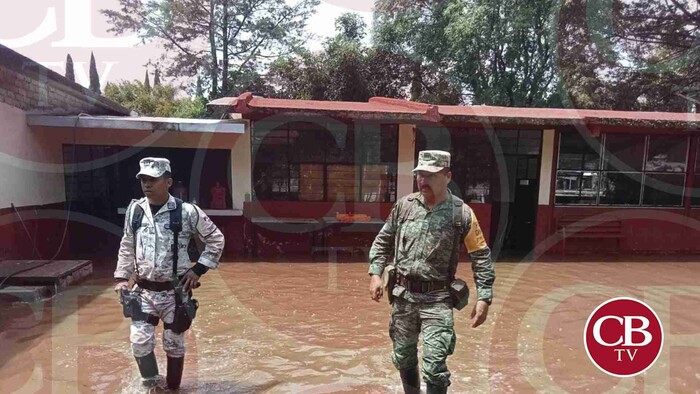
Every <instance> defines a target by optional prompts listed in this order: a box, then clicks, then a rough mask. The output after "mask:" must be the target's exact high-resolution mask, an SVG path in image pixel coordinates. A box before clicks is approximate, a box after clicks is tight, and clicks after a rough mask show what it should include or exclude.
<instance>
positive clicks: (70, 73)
mask: <svg viewBox="0 0 700 394" xmlns="http://www.w3.org/2000/svg"><path fill="white" fill-rule="evenodd" d="M66 78H68V79H69V80H70V81H71V82H75V70H74V69H73V58H72V57H70V53H69V54H68V56H66Z"/></svg>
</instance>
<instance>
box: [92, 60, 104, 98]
mask: <svg viewBox="0 0 700 394" xmlns="http://www.w3.org/2000/svg"><path fill="white" fill-rule="evenodd" d="M90 90H92V91H93V92H95V93H97V94H102V89H101V88H100V76H99V74H97V64H96V63H95V54H94V53H91V54H90Z"/></svg>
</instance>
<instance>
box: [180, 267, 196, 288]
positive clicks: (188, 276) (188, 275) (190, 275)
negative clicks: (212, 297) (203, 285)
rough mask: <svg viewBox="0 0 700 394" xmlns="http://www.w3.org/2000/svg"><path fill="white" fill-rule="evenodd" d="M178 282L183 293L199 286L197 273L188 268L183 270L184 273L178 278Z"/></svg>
mask: <svg viewBox="0 0 700 394" xmlns="http://www.w3.org/2000/svg"><path fill="white" fill-rule="evenodd" d="M180 284H181V285H182V291H184V292H185V293H187V292H188V291H190V290H192V289H196V288H198V287H199V275H197V274H195V273H194V272H192V270H189V271H187V272H185V275H183V276H182V279H180Z"/></svg>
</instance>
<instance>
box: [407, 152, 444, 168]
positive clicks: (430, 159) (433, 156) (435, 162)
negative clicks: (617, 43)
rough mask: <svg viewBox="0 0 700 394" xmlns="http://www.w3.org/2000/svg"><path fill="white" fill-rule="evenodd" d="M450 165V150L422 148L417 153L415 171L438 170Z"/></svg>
mask: <svg viewBox="0 0 700 394" xmlns="http://www.w3.org/2000/svg"><path fill="white" fill-rule="evenodd" d="M449 167H450V152H445V151H444V150H422V151H420V152H419V153H418V166H417V167H416V168H414V169H413V172H416V171H428V172H438V171H442V170H443V169H445V168H449Z"/></svg>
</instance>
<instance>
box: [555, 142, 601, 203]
mask: <svg viewBox="0 0 700 394" xmlns="http://www.w3.org/2000/svg"><path fill="white" fill-rule="evenodd" d="M557 169H558V171H557V182H556V191H555V195H554V202H555V204H564V205H595V204H596V203H597V198H598V188H599V181H600V171H599V169H600V141H599V140H598V139H596V138H591V137H589V138H584V137H583V136H581V134H579V133H577V132H563V133H561V134H560V136H559V161H558V165H557Z"/></svg>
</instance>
